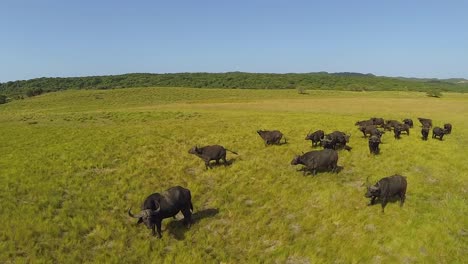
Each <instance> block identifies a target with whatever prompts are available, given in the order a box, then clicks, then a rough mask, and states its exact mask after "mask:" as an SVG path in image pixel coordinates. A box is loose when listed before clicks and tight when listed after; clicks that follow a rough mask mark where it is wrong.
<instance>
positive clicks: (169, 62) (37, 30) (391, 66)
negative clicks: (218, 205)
mask: <svg viewBox="0 0 468 264" xmlns="http://www.w3.org/2000/svg"><path fill="white" fill-rule="evenodd" d="M226 71H245V72H271V73H287V72H317V71H328V72H345V71H346V72H361V73H373V74H376V75H385V76H404V77H435V78H452V77H462V78H468V1H457V0H453V1H422V0H421V1H419V0H413V1H407V0H404V1H403V0H394V1H375V0H366V1H364V0H363V1H360V0H356V1H345V0H343V1H333V0H332V1H306V0H304V1H293V0H291V1H284V0H283V1H272V0H270V1H255V0H251V1H245V0H238V1H222V0H218V1H214V0H213V1H203V0H200V1H177V0H175V1H154V0H153V1H151V0H142V1H120V0H114V1H110V0H101V1H98V0H94V1H91V0H81V1H66V0H55V1H53V0H43V1H35V0H29V1H27V0H1V1H0V82H6V81H13V80H22V79H31V78H37V77H67V76H89V75H109V74H122V73H132V72H149V73H168V72H226Z"/></svg>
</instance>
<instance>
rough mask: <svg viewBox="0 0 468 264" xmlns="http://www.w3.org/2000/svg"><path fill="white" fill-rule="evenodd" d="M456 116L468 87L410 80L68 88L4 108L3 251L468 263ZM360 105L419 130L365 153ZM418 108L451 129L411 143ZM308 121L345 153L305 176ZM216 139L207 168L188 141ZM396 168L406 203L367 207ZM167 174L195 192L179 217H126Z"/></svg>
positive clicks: (168, 258)
mask: <svg viewBox="0 0 468 264" xmlns="http://www.w3.org/2000/svg"><path fill="white" fill-rule="evenodd" d="M467 116H468V95H467V94H458V93H444V95H443V97H442V98H430V97H427V96H426V94H425V93H419V92H345V91H340V92H338V91H313V90H310V91H307V94H298V93H297V92H296V91H295V90H236V89H232V90H227V89H194V88H138V89H116V90H69V91H62V92H55V93H48V94H44V95H40V96H37V97H32V98H28V99H24V100H16V101H13V102H10V103H8V104H5V105H0V139H1V141H0V222H1V228H0V262H1V263H16V262H17V263H82V262H98V263H466V261H467V256H468V203H467V197H468V174H467V171H468V162H467V160H466V158H467V154H468V150H467V147H468V118H467ZM370 117H383V118H384V119H396V120H400V121H401V120H402V119H404V118H411V119H413V121H414V122H415V127H414V128H412V129H411V130H410V135H409V136H407V135H405V134H402V136H401V139H400V140H396V139H394V137H393V133H389V132H387V133H386V134H385V135H384V136H383V138H382V141H383V143H382V144H381V146H380V148H381V154H380V155H376V156H374V155H370V154H369V149H368V144H367V139H365V138H364V137H363V135H362V133H361V132H360V131H358V129H357V128H356V127H355V126H354V123H355V122H356V121H358V120H363V119H368V118H370ZM417 117H426V118H431V119H432V120H433V123H434V125H435V126H443V124H444V123H451V124H452V125H453V130H452V134H450V135H447V136H445V137H444V139H443V140H442V141H439V140H435V139H431V138H429V140H428V141H423V140H421V133H420V131H421V126H420V124H419V122H418V121H417ZM258 129H270V130H273V129H278V130H280V131H282V132H283V133H284V134H285V136H286V138H287V140H288V143H287V144H284V145H279V146H265V145H264V143H263V141H262V140H261V138H260V137H259V136H258V135H257V134H256V130H258ZM318 129H322V130H324V131H325V132H326V133H330V132H332V131H334V130H340V131H344V132H347V133H350V134H351V138H350V142H349V144H348V145H349V146H351V147H352V150H351V151H349V152H348V151H346V150H340V151H339V154H338V155H339V160H338V165H339V166H340V167H342V169H341V171H340V172H339V173H332V172H322V173H319V174H317V175H316V176H312V175H307V176H303V174H302V172H300V171H297V170H298V169H299V167H295V166H292V165H290V162H291V160H292V159H293V158H294V156H295V155H297V154H301V153H302V152H307V151H311V150H313V149H312V147H311V143H310V141H306V140H304V138H305V136H306V134H307V132H309V131H315V130H318ZM431 134H432V133H431ZM212 144H220V145H223V146H225V147H226V148H228V149H231V150H233V151H236V152H238V155H234V154H232V153H229V152H228V160H230V161H231V164H230V165H229V166H222V165H221V166H215V167H214V168H213V169H210V170H206V169H205V166H204V164H203V162H202V161H201V160H200V159H199V158H198V157H196V156H194V155H190V154H189V153H188V150H189V149H190V148H191V147H193V146H195V145H198V146H204V145H212ZM317 149H319V148H317ZM393 174H401V175H404V176H406V177H407V181H408V190H407V198H406V202H405V204H404V206H403V207H400V206H399V203H398V202H392V203H389V204H388V205H387V207H386V208H385V213H382V212H381V208H380V205H379V204H377V205H374V206H367V204H368V202H369V200H368V199H366V198H365V197H364V193H365V191H366V186H365V184H366V179H367V178H368V179H369V181H370V182H371V183H375V182H376V181H377V180H379V179H380V178H382V177H385V176H390V175H393ZM176 185H181V186H183V187H186V188H188V189H190V190H191V193H192V202H193V205H194V212H193V213H194V214H193V218H194V223H193V225H192V227H191V228H190V229H186V228H185V226H184V225H183V224H182V220H181V219H182V215H177V217H176V219H172V218H169V219H165V220H164V221H163V237H162V239H158V238H157V237H153V236H151V231H150V230H148V229H146V227H145V226H144V225H136V220H135V219H134V218H131V217H129V216H128V215H127V210H128V209H129V208H130V207H132V208H133V211H138V209H139V208H140V206H141V203H142V202H143V200H144V199H145V198H146V197H147V196H148V195H149V194H151V193H154V192H162V191H164V190H165V189H167V188H169V187H172V186H176Z"/></svg>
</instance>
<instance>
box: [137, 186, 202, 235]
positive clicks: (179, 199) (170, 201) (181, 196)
mask: <svg viewBox="0 0 468 264" xmlns="http://www.w3.org/2000/svg"><path fill="white" fill-rule="evenodd" d="M192 211H193V205H192V195H191V194H190V191H189V190H188V189H185V188H183V187H180V186H176V187H171V188H169V189H167V190H166V191H164V192H163V193H153V194H151V195H150V196H148V197H147V198H146V199H145V201H144V202H143V205H142V206H141V211H140V212H139V213H138V214H135V215H134V214H132V212H131V209H128V215H129V216H131V217H134V218H138V222H137V224H140V223H145V225H146V227H148V229H152V231H153V236H154V235H156V231H155V226H156V227H157V229H158V237H159V238H161V236H162V235H161V223H162V220H163V219H165V218H169V217H173V216H174V217H175V215H176V214H177V213H179V212H182V214H183V215H184V224H185V225H186V226H187V227H188V228H190V225H191V223H192Z"/></svg>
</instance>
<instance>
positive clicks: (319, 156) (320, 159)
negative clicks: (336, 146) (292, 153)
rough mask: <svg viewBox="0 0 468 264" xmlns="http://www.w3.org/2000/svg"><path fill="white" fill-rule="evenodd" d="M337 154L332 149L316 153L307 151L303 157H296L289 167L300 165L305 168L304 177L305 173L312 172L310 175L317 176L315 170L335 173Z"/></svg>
mask: <svg viewBox="0 0 468 264" xmlns="http://www.w3.org/2000/svg"><path fill="white" fill-rule="evenodd" d="M337 163H338V152H337V151H336V150H333V149H323V150H317V151H309V152H307V153H305V154H303V155H299V156H296V157H295V158H294V159H293V160H292V161H291V165H298V164H302V165H304V166H305V168H304V175H306V173H307V171H310V172H312V175H315V174H317V170H330V169H331V170H332V171H333V172H337V168H338V166H337Z"/></svg>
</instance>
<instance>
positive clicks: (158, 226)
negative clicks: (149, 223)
mask: <svg viewBox="0 0 468 264" xmlns="http://www.w3.org/2000/svg"><path fill="white" fill-rule="evenodd" d="M161 223H162V220H159V221H156V227H157V229H158V234H157V235H158V238H161V237H162V235H161ZM154 227H155V226H154V225H153V236H155V235H156V232H155V230H154Z"/></svg>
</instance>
